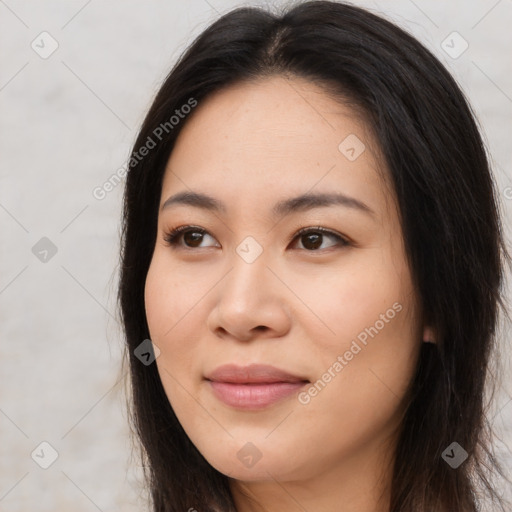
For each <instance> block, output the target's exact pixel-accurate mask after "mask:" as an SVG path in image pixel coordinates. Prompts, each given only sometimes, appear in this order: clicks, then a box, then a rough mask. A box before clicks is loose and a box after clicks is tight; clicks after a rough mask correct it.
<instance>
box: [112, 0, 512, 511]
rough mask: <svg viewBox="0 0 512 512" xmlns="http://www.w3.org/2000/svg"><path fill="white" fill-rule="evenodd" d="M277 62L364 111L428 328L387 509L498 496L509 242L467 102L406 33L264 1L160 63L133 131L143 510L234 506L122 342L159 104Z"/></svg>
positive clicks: (142, 242) (128, 263) (166, 149)
mask: <svg viewBox="0 0 512 512" xmlns="http://www.w3.org/2000/svg"><path fill="white" fill-rule="evenodd" d="M276 74H281V75H286V76H291V77H293V76H297V77H301V78H306V79H308V80H309V81H311V82H312V83H314V84H316V85H320V86H322V87H323V88H324V90H325V91H326V93H328V94H330V95H333V96H334V97H336V98H338V99H339V101H340V102H341V103H346V102H347V101H348V102H350V105H352V106H353V107H354V108H357V109H358V110H359V111H361V112H363V113H364V115H365V119H366V120H367V123H368V125H369V126H370V127H371V129H372V131H373V132H374V133H375V136H376V139H377V141H378V144H379V148H380V150H381V152H382V155H383V157H384V159H385V164H386V166H387V168H388V169H389V172H390V179H391V183H392V184H393V187H394V193H395V195H396V199H397V203H398V207H399V212H400V218H401V226H402V233H403V238H404V243H405V248H406V253H407V257H408V261H409V265H410V268H411V273H412V276H413V280H414V283H415V286H416V290H417V291H418V294H419V296H420V297H421V302H422V306H423V315H424V318H425V320H426V321H427V322H428V323H429V324H430V325H432V326H433V327H434V329H435V332H436V334H437V341H438V342H437V344H431V343H422V349H421V353H420V358H419V362H418V366H417V369H416V373H415V376H414V378H413V380H412V382H411V384H410V394H409V396H410V402H409V405H408V408H407V412H406V416H405V420H404V422H403V425H402V428H401V432H400V437H399V440H398V449H397V451H396V460H395V465H394V472H393V475H392V489H391V491H392V494H391V506H390V511H391V512H476V511H477V510H481V508H480V506H481V505H480V503H481V501H480V500H481V499H483V496H487V497H488V498H489V503H492V504H495V505H496V507H498V506H500V510H501V509H502V510H505V508H504V507H505V504H504V503H503V501H502V500H500V499H499V496H498V491H497V490H496V488H495V487H493V485H494V477H495V476H496V475H501V476H502V477H503V478H506V477H505V476H504V474H503V470H502V468H500V466H499V464H498V462H497V460H496V457H495V456H494V455H493V449H492V447H493V444H492V439H493V438H492V437H491V430H490V427H489V425H490V422H489V421H488V420H487V416H486V410H487V409H486V408H487V404H486V402H487V400H486V396H487V395H486V390H487V387H486V383H487V384H489V382H487V381H489V380H490V384H493V382H494V379H489V378H488V376H489V373H490V372H489V369H490V362H492V359H491V355H492V354H493V353H494V352H493V349H494V348H495V347H496V338H497V336H496V334H497V331H498V329H497V327H498V325H499V318H500V315H499V313H500V311H505V312H506V305H505V300H504V295H503V282H504V278H505V269H506V268H508V267H507V266H506V265H505V263H508V262H509V261H510V257H509V255H508V253H507V250H506V246H505V243H504V240H503V234H502V227H501V221H500V216H499V208H498V204H497V200H496V190H495V184H494V182H493V178H492V174H491V170H490V166H489V162H488V158H487V155H486V150H485V147H484V144H483V142H482V138H481V135H480V133H479V130H478V127H477V124H476V121H475V116H474V114H473V113H472V110H471V107H470V106H469V104H468V101H467V100H466V99H465V97H464V94H463V92H462V91H461V89H460V88H459V86H458V85H457V83H456V82H455V80H454V79H453V78H452V76H451V75H450V74H449V73H448V72H447V70H446V69H445V67H444V66H443V65H442V64H441V63H440V62H439V61H438V60H437V58H435V57H434V56H433V55H432V53H431V52H429V51H428V50H427V49H426V48H425V47H424V46H423V45H422V44H420V43H419V42H418V41H417V40H416V39H415V38H413V37H412V36H411V35H409V34H408V33H406V32H405V31H404V30H402V29H401V28H399V27H397V26H395V25H394V24H392V23H391V22H389V21H387V20H385V19H384V18H382V17H380V16H377V15H375V14H372V13H370V12H368V11H366V10H364V9H362V8H359V7H355V6H352V5H348V4H344V3H338V2H329V1H312V2H305V3H299V4H296V5H293V6H290V7H289V8H287V9H285V10H284V12H281V13H279V15H278V14H274V13H271V12H268V11H265V10H262V9H259V8H239V9H236V10H233V11H231V12H229V13H228V14H226V15H224V16H222V17H221V18H220V19H218V20H217V21H216V22H215V23H213V24H212V25H211V26H209V27H208V28H207V29H206V30H205V31H204V32H203V33H202V34H201V35H200V36H199V37H198V38H197V39H196V40H195V41H194V42H193V44H192V45H191V46H190V47H189V48H188V49H187V50H186V52H185V53H184V54H183V55H182V56H181V58H180V59H179V61H178V62H177V63H176V65H175V66H174V67H173V69H172V70H171V72H170V73H169V75H168V76H167V78H166V79H165V81H164V83H163V85H162V86H161V88H160V90H159V92H158V94H157V95H156V97H155V99H154V101H153V104H152V106H151V107H150V109H149V112H148V114H147V116H146V118H145V120H144V122H143V124H142V127H141V129H140V132H139V135H138V137H137V139H136V142H135V144H134V147H133V151H132V154H131V159H130V161H129V170H128V174H127V178H126V188H125V195H124V205H123V217H122V233H121V237H122V240H121V262H120V286H119V294H118V300H119V306H120V315H121V320H122V325H123V328H124V332H125V335H126V349H127V350H126V357H127V359H128V363H127V364H128V365H129V371H130V376H131V397H130V404H131V408H130V410H131V422H132V427H133V429H134V432H135V433H136V435H137V436H138V439H137V440H138V441H139V442H140V443H139V445H138V446H140V453H141V456H142V461H143V466H144V467H145V473H146V477H147V486H148V489H149V491H150V496H151V501H152V507H153V510H154V511H155V512H164V511H165V512H171V511H180V512H183V511H186V510H189V509H190V508H195V509H197V510H198V511H222V512H228V511H235V510H236V509H235V506H234V502H233V499H232V496H231V493H230V488H229V485H228V478H227V477H226V476H225V475H223V474H221V473H220V472H218V471H217V470H216V469H214V468H213V467H212V466H211V465H210V464H209V463H208V462H207V461H206V460H205V459H204V457H203V456H202V455H201V453H200V452H199V451H198V450H197V449H196V447H195V446H194V445H193V444H192V442H191V441H190V439H189V438H188V436H187V435H186V433H185V431H184V430H183V428H182V426H181V425H180V423H179V421H178V420H177V418H176V416H175V414H174V412H173V409H172V407H171V406H170V404H169V400H168V398H167V396H166V394H165V392H164V389H163V386H162V383H161V381H160V378H159V374H158V370H157V367H156V365H155V364H151V365H148V366H146V365H144V364H141V361H140V360H139V358H138V357H136V355H135V353H134V351H135V349H136V348H137V347H138V346H139V345H140V344H141V342H143V341H144V340H146V339H149V337H150V336H149V330H148V324H147V320H146V316H145V307H144V285H145V279H146V275H147V272H148V268H149V265H150V262H151V257H152V253H153V249H154V246H155V241H156V236H157V219H158V205H159V199H160V194H161V186H162V177H163V174H164V170H165V166H166V163H167V161H168V159H169V156H170V154H171V151H172V150H173V147H174V144H175V141H176V138H177V136H178V135H179V133H180V131H181V129H182V128H183V126H184V125H185V124H186V122H187V118H186V116H185V115H182V116H180V119H179V120H178V118H176V119H175V120H174V121H172V120H171V118H172V116H173V115H175V113H176V110H177V109H178V110H179V111H180V112H182V113H185V114H186V113H187V112H189V111H190V110H191V108H183V106H184V105H189V106H190V105H194V102H197V103H199V104H200V103H201V101H203V100H204V99H205V98H207V97H208V96H209V95H210V94H212V93H213V92H215V91H218V90H220V89H222V88H224V87H227V86H228V85H231V84H234V83H236V82H240V81H243V80H257V79H261V78H262V77H265V76H270V75H276ZM197 103H196V104H197ZM150 140H151V142H150ZM150 146H151V147H150ZM144 147H146V150H145V151H144V150H142V148H144ZM141 155H142V156H141ZM125 363H126V361H125ZM491 396H492V394H491ZM453 442H457V443H458V444H459V445H460V446H461V447H463V449H464V450H465V451H466V452H467V453H468V459H467V460H466V461H465V462H464V463H463V464H462V465H460V466H459V467H458V468H457V469H453V468H452V467H450V465H449V464H447V462H446V461H445V459H444V458H443V457H442V454H443V452H444V450H445V449H446V448H447V447H449V446H450V445H451V444H452V443H453ZM481 497H482V498H481ZM485 510H486V511H487V510H490V508H488V506H487V508H485Z"/></svg>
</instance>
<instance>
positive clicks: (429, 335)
mask: <svg viewBox="0 0 512 512" xmlns="http://www.w3.org/2000/svg"><path fill="white" fill-rule="evenodd" d="M436 342H437V340H436V336H435V334H434V329H432V327H430V326H429V325H426V326H425V327H424V328H423V343H436Z"/></svg>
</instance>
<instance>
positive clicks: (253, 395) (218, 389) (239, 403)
mask: <svg viewBox="0 0 512 512" xmlns="http://www.w3.org/2000/svg"><path fill="white" fill-rule="evenodd" d="M208 382H209V383H210V385H211V388H212V390H213V393H214V394H215V396H216V397H217V398H218V399H219V400H221V401H222V402H224V403H225V404H227V405H230V406H231V407H236V408H237V409H252V410H255V409H263V408H265V407H268V406H270V405H272V404H274V403H276V402H278V401H280V400H283V399H284V398H287V397H289V396H291V395H293V394H294V393H296V392H297V391H299V390H300V389H301V388H302V387H304V386H305V385H306V384H308V383H307V382H274V383H272V384H234V383H228V382H214V381H208Z"/></svg>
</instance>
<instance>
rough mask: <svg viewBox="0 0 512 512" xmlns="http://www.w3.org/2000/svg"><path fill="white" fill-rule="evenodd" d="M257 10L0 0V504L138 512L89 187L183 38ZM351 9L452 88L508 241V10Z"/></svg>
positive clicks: (407, 1)
mask: <svg viewBox="0 0 512 512" xmlns="http://www.w3.org/2000/svg"><path fill="white" fill-rule="evenodd" d="M269 3H270V2H238V1H227V0H208V1H206V0H192V1H189V2H178V1H177V0H173V1H167V2H163V1H158V0H151V1H145V2H136V1H133V0H112V1H108V2H106V1H103V2H101V1H99V0H89V1H86V0H73V1H66V2H64V1H60V2H58V1H46V2H42V1H40V0H37V1H36V0H24V1H22V0H5V1H3V0H0V52H1V62H2V65H1V66H0V109H1V110H0V112H1V115H0V130H1V137H0V165H1V168H0V169H1V170H0V173H1V174H0V178H1V180H0V233H1V245H0V247H1V252H0V254H1V258H0V263H1V267H0V336H1V345H0V375H1V387H0V439H1V441H0V447H1V448H0V450H1V458H0V510H2V511H10V512H15V511H28V510H31V511H36V510H37V511H68V510H73V511H76V512H81V511H83V512H89V511H94V510H101V511H105V512H107V511H114V510H123V511H127V512H128V511H135V510H138V511H139V510H145V509H146V508H145V506H144V502H143V500H142V497H143V489H142V488H141V486H140V485H139V483H138V481H137V478H138V476H139V473H138V469H137V463H138V461H137V459H135V460H130V442H129V431H128V427H127V418H126V413H125V412H124V395H123V392H122V391H123V383H124V380H123V379H122V378H121V377H122V376H121V373H120V360H121V347H122V343H123V342H122V338H121V335H120V329H119V326H118V324H117V322H116V312H115V295H116V286H117V262H118V238H119V231H118V229H119V218H120V208H121V194H122V185H119V186H118V187H117V188H116V189H115V190H113V191H112V192H110V193H109V194H108V195H107V197H106V198H105V199H103V200H101V201H100V200H97V199H95V198H94V197H93V195H92V191H93V189H94V188H95V187H98V186H101V185H102V183H104V182H105V181H106V180H107V179H108V178H109V177H110V176H111V175H112V174H113V173H115V172H116V170H117V169H119V168H120V167H121V166H122V165H123V164H124V163H125V161H126V159H127V157H128V154H129V149H130V145H131V144H132V143H133V142H134V138H135V136H136V133H137V130H138V127H139V125H140V123H141V121H142V119H143V116H144V114H145V112H146V109H147V108H148V107H149V105H150V102H151V100H152V98H153V95H154V94H155V92H156V91H157V90H158V87H159V85H160V84H161V82H162V80H163V79H164V77H165V76H166V74H167V73H168V71H169V69H170V67H171V66H172V64H173V63H174V62H175V60H176V59H177V57H178V55H179V54H180V53H181V52H182V51H183V50H184V49H185V48H186V47H187V45H188V44H189V43H190V42H191V41H192V39H193V38H194V37H195V36H196V35H197V34H198V33H199V32H200V31H201V30H202V29H204V28H205V27H206V26H207V25H208V24H209V23H210V22H212V21H213V20H214V19H216V18H217V17H218V16H219V14H222V13H225V12H226V11H228V10H230V9H231V8H234V7H237V6H241V5H266V4H269ZM354 3H356V4H358V5H363V6H367V7H370V8H371V9H373V10H374V11H375V12H378V13H385V15H386V16H387V17H389V18H390V19H391V20H394V21H395V22H397V23H398V24H399V25H400V26H402V27H404V28H406V29H408V30H409V31H411V32H412V33H413V34H414V35H416V37H418V38H419V39H420V40H421V41H423V43H424V44H425V45H426V46H427V47H429V48H430V49H431V50H433V52H434V53H435V54H436V55H437V56H438V57H439V58H440V59H441V60H442V61H443V62H444V63H445V64H446V65H447V66H448V67H449V69H450V70H451V72H452V73H453V75H454V76H455V77H456V79H457V80H458V81H459V83H460V84H461V86H462V87H463V89H464V90H465V92H466V93H467V95H468V97H469V98H470V100H471V102H472V105H473V107H474V110H475V113H476V115H477V117H478V118H479V120H480V123H481V126H482V130H483V133H484V136H485V139H486V141H487V143H488V146H489V150H490V153H491V154H492V157H493V162H494V164H495V172H496V180H497V182H498V187H499V190H500V200H501V201H502V207H503V211H504V213H505V216H506V230H507V237H508V239H510V218H511V202H512V179H511V178H510V176H511V174H510V166H511V156H512V144H511V141H510V133H511V130H510V128H511V120H512V76H511V70H510V54H511V49H512V30H511V26H512V2H511V1H510V0H501V1H496V0H482V1H462V0H460V1H452V2H428V1H426V0H414V1H412V0H393V1H373V2H372V1H366V0H365V1H355V2H354ZM273 4H274V5H278V6H279V5H284V2H282V1H274V2H273ZM43 31H46V32H48V33H49V34H51V37H52V38H54V39H55V40H56V41H57V43H58V49H57V50H56V51H55V52H54V53H53V54H52V55H51V56H49V57H48V58H46V59H43V58H42V57H41V56H40V55H39V54H38V53H36V51H34V49H33V48H32V47H31V44H32V42H33V41H35V42H34V45H39V47H41V46H43V44H44V46H45V49H48V48H49V47H50V46H49V45H50V40H49V39H45V40H44V42H43V43H42V42H41V38H42V37H48V36H40V34H41V32H43ZM453 31H457V32H458V33H459V34H460V35H461V36H462V37H463V38H464V39H465V40H466V41H467V42H468V44H469V47H468V49H467V50H466V51H465V52H464V53H463V54H462V55H460V56H459V57H458V58H453V57H450V56H449V55H448V54H447V53H446V52H445V51H444V50H443V48H442V47H441V44H442V42H443V41H444V40H445V39H446V38H447V36H448V35H449V34H451V33H452V32H453ZM454 44H455V45H458V44H460V43H457V42H455V43H454ZM40 51H42V48H41V49H40ZM508 187H511V188H508ZM42 237H48V238H49V239H50V240H51V241H52V242H53V244H55V246H56V247H57V253H56V254H55V255H54V256H53V257H51V258H50V257H49V256H48V261H46V262H42V261H40V259H39V258H38V257H36V255H35V254H34V253H33V252H32V247H33V246H34V245H35V244H36V243H37V242H38V241H39V240H40V239H41V238H42ZM40 256H41V257H43V255H40ZM507 327H508V326H505V328H507ZM507 332H508V328H507ZM504 336H505V331H504ZM507 339H508V336H507ZM503 350H505V347H504V348H503ZM507 350H508V349H507ZM508 357H509V356H506V357H505V356H504V366H505V370H504V371H505V372H506V373H505V376H507V375H508V378H509V376H510V373H508V372H509V369H510V359H509V358H508ZM509 380H510V379H509ZM511 399H512V389H511V385H510V382H507V383H506V386H505V385H504V386H502V387H501V388H500V391H499V394H498V399H497V402H496V408H495V410H496V416H495V425H496V427H497V429H498V432H499V433H500V436H501V438H502V443H500V444H499V445H498V450H499V451H500V453H501V452H503V453H504V454H505V455H503V456H504V457H508V459H506V460H507V461H508V462H507V465H508V467H509V468H510V465H511V459H510V450H511V449H512V427H511V424H512V401H511ZM43 441H47V442H49V443H50V444H51V445H52V446H53V447H54V448H55V450H57V452H58V458H57V460H56V461H55V462H54V463H53V464H52V465H51V466H50V467H49V468H48V469H46V470H45V469H42V468H40V467H39V466H38V465H37V464H36V462H34V460H33V459H32V458H31V453H32V452H33V450H34V449H36V448H37V447H38V446H39V444H40V443H41V442H43ZM507 445H508V446H507ZM37 453H39V454H40V459H39V460H42V459H43V458H44V457H43V456H42V455H41V453H45V455H44V456H45V457H47V456H48V453H49V452H48V450H47V449H46V452H44V449H43V452H41V451H40V449H39V451H38V452H37ZM507 453H508V455H506V454H507ZM141 496H142V497H141Z"/></svg>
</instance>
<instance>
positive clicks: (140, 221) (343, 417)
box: [119, 1, 508, 512]
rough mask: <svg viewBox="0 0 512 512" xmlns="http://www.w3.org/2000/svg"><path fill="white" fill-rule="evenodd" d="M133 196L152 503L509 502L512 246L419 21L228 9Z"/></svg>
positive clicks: (172, 96) (441, 506) (309, 6)
mask: <svg viewBox="0 0 512 512" xmlns="http://www.w3.org/2000/svg"><path fill="white" fill-rule="evenodd" d="M123 214H124V217H123V219H124V223H123V239H122V266H121V277H120V290H119V300H120V307H121V313H122V318H123V323H124V327H125V332H126V339H127V348H128V351H129V364H130V371H131V378H132V391H133V398H132V400H133V411H132V412H133V422H134V426H135V429H136V432H137V434H138V436H139V438H140V441H141V449H142V455H143V460H144V461H145V466H146V469H147V476H148V482H149V487H150V491H151V495H152V500H153V509H154V510H155V511H178V510H180V511H182V510H198V511H199V510H211V511H214V510H216V511H230V510H231V511H235V510H236V511H238V512H246V511H256V510H267V511H273V510H280V511H283V510H286V511H292V510H293V511H295V510H317V511H356V510H357V511H358V512H377V511H379V512H380V511H387V512H389V511H392V512H431V511H436V512H444V511H455V510H456V511H458V512H469V511H476V510H479V506H480V504H481V503H480V501H479V500H478V499H477V493H478V492H480V491H481V490H486V491H488V492H487V494H488V495H489V497H490V498H491V499H490V501H489V503H490V502H493V503H495V504H496V505H499V504H500V500H499V499H498V497H497V492H496V491H495V490H494V489H493V487H492V485H491V483H490V481H489V480H490V479H491V478H494V475H495V474H500V468H499V466H498V465H497V463H496V462H495V460H494V457H493V455H492V451H491V444H490V438H489V434H488V429H487V428H486V421H485V420H486V418H485V407H484V406H485V404H484V384H485V381H486V376H487V373H488V372H487V368H488V362H489V358H490V355H491V353H492V352H491V350H492V348H493V343H494V341H495V340H494V333H495V327H496V325H497V319H498V312H499V306H503V300H502V296H501V288H502V280H503V269H502V259H503V258H508V255H507V252H506V249H505V246H504V243H503V239H502V232H501V224H500V219H499V216H498V213H497V207H496V199H495V196H494V190H493V181H492V177H491V173H490V170H489V165H488V162H487V159H486V154H485V149H484V147H483V144H482V140H481V137H480V134H479V132H478V130H477V127H476V125H475V121H474V119H473V116H472V113H471V109H470V107H469V105H468V103H467V102H466V100H465V99H464V96H463V94H462V92H461V91H460V89H459V87H458V86H457V85H456V83H455V81H454V80H453V79H452V78H451V76H450V75H449V73H448V72H447V71H446V70H445V68H444V67H443V66H442V65H441V64H440V63H439V62H438V61H437V60H436V58H435V57H433V56H432V54H431V53H430V52H428V51H427V50H426V49H425V48H424V47H423V46H422V45H421V44H420V43H419V42H418V41H416V40H415V39H414V38H412V37H411V36H410V35H408V34H407V33H405V32H404V31H402V30H401V29H399V28H398V27H396V26H394V25H393V24H391V23H390V22H388V21H386V20H384V19H382V18H380V17H378V16H376V15H374V14H371V13H369V12H367V11H365V10H363V9H361V8H357V7H354V6H351V5H345V4H342V3H334V2H323V1H320V2H307V3H303V4H299V5H297V6H295V7H293V8H290V9H289V10H288V11H287V12H285V13H283V14H282V16H276V15H273V14H270V13H268V12H265V11H263V10H259V9H250V8H243V9H237V10H235V11H233V12H231V13H229V14H227V15H225V16H223V17H222V18H221V19H219V20H218V21H217V22H216V23H214V24H213V25H212V26H210V27H209V28H208V29H207V30H205V31H204V32H203V34H201V35H200V36H199V37H198V38H197V40H196V41H195V42H194V43H193V44H192V45H191V47H190V48H189V49H188V50H187V51H186V53H185V54H184V55H183V56H182V57H181V59H180V61H179V62H178V63H177V65H176V66H175V67H174V69H173V70H172V71H171V72H170V74H169V76H168V77H167V79H166V80H165V82H164V84H163V85H162V87H161V89H160V91H159V92H158V94H157V96H156V98H155V100H154V102H153V105H152V106H151V108H150V110H149V113H148V114H147V116H146V119H145V121H144V123H143V125H142V128H141V130H140V133H139V136H138V138H137V140H136V143H135V145H134V148H133V153H132V158H131V160H130V170H129V173H128V176H127V181H126V190H125V202H124V212H123ZM149 340H151V341H149ZM155 358H156V359H155ZM484 464H487V465H488V466H489V465H492V466H491V467H492V468H493V472H494V473H493V474H492V475H489V474H487V473H486V471H485V470H484V468H485V466H484ZM482 484H483V485H482ZM504 506H505V504H504V503H501V507H502V509H503V510H504V508H503V507H504ZM485 510H488V508H486V509H485Z"/></svg>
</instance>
